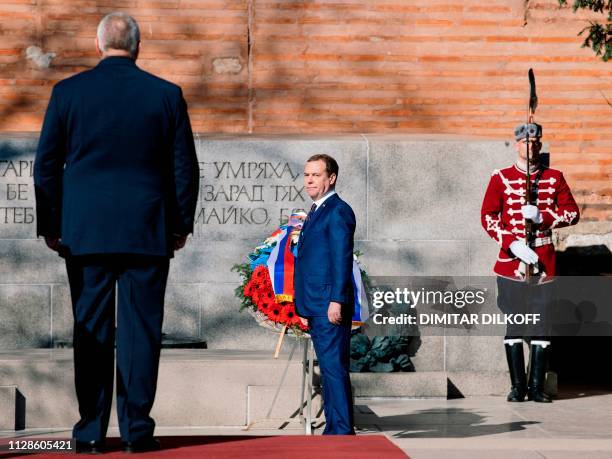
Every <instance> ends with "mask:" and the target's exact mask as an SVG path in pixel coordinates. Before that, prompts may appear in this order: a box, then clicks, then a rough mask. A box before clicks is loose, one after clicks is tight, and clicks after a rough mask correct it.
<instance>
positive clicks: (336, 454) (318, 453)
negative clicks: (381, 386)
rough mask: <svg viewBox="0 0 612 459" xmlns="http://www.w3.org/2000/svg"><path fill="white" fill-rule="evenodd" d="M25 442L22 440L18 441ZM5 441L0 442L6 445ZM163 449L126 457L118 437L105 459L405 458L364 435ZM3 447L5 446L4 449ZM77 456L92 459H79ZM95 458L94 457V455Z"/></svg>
mask: <svg viewBox="0 0 612 459" xmlns="http://www.w3.org/2000/svg"><path fill="white" fill-rule="evenodd" d="M20 440H24V438H20ZM7 441H8V439H2V440H0V445H3V446H5V445H6V444H7ZM160 441H161V443H162V448H163V449H162V450H161V451H156V452H154V453H145V454H138V455H134V454H132V455H129V456H128V455H126V454H125V453H123V452H122V451H121V442H120V440H119V439H118V438H111V439H109V440H108V452H107V453H106V454H104V455H103V457H105V458H109V459H110V458H122V459H127V458H129V457H133V456H136V457H141V456H142V457H148V458H156V457H160V458H181V459H182V458H188V459H189V458H214V459H221V458H223V459H226V458H229V459H231V458H249V459H258V458H266V459H274V458H283V459H285V458H289V459H313V458H316V459H327V458H329V459H332V458H334V459H336V458H347V459H348V458H351V459H352V458H365V459H367V458H372V459H400V458H401V459H406V458H407V457H408V456H406V454H404V452H403V451H402V450H401V449H399V448H398V447H397V446H395V445H394V444H393V443H391V441H389V440H388V439H387V438H386V437H385V436H383V435H363V436H356V437H352V436H305V435H295V436H294V435H286V436H278V437H252V436H245V437H229V436H215V437H213V436H206V437H160ZM5 448H6V446H5ZM8 457H27V458H28V459H33V458H42V457H45V458H53V459H60V458H71V459H74V457H75V456H74V454H72V453H70V454H57V453H54V454H14V453H6V452H4V453H2V452H0V459H4V458H8ZM80 457H92V456H85V455H83V456H81V455H80ZM93 457H95V456H93Z"/></svg>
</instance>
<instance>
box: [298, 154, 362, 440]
mask: <svg viewBox="0 0 612 459" xmlns="http://www.w3.org/2000/svg"><path fill="white" fill-rule="evenodd" d="M337 178H338V163H337V162H336V160H335V159H334V158H332V157H331V156H328V155H315V156H312V157H311V158H309V159H308V161H307V162H306V166H305V167H304V185H305V188H306V192H307V193H308V195H309V196H310V198H311V199H312V200H313V201H314V203H313V205H312V207H311V209H310V213H309V214H308V217H307V218H306V221H305V222H304V225H303V228H302V232H301V234H300V240H299V242H298V254H297V259H296V266H295V275H294V281H295V306H296V310H297V312H298V314H299V315H300V316H301V317H303V318H305V319H307V320H308V324H309V326H310V335H311V337H312V343H313V345H314V348H315V352H316V353H317V358H318V360H319V368H320V369H321V375H322V378H323V408H324V411H325V421H326V423H325V430H324V431H323V435H354V434H355V430H354V428H353V397H352V391H351V381H350V376H349V354H350V337H351V321H352V317H353V308H354V292H353V276H352V272H353V244H354V241H353V238H354V234H355V214H354V213H353V210H352V209H351V207H350V206H349V205H348V204H347V203H346V202H344V201H343V200H342V199H340V197H339V196H338V195H337V194H336V191H335V189H334V188H335V185H336V180H337Z"/></svg>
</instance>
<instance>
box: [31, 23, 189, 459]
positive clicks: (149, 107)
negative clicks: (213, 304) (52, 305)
mask: <svg viewBox="0 0 612 459" xmlns="http://www.w3.org/2000/svg"><path fill="white" fill-rule="evenodd" d="M139 47H140V33H139V29H138V25H137V24H136V22H135V21H134V19H133V18H131V17H130V16H128V15H127V14H124V13H111V14H109V15H107V16H106V17H105V18H104V19H102V21H101V22H100V24H99V26H98V33H97V38H96V49H97V50H98V53H99V55H100V56H101V57H102V59H101V60H100V62H99V63H98V65H97V66H96V67H95V68H93V69H91V70H88V71H85V72H82V73H79V74H77V75H74V76H72V77H71V78H67V79H65V80H63V81H60V82H59V83H57V84H56V85H55V87H54V88H53V91H52V94H51V99H50V101H49V106H48V108H47V112H46V115H45V120H44V124H43V128H42V132H41V136H40V142H39V145H38V151H37V154H36V161H35V167H34V181H35V189H36V201H37V227H38V235H39V236H44V237H45V241H46V243H47V245H48V246H49V247H50V248H51V249H53V250H56V251H58V252H59V253H60V255H62V256H63V257H65V258H66V266H67V271H68V280H69V283H70V292H71V296H72V306H73V313H74V365H75V385H76V393H77V399H78V402H79V413H80V420H79V421H78V422H77V424H76V425H75V426H74V429H73V437H74V438H75V440H76V442H77V450H78V451H80V452H88V453H96V452H99V450H100V449H101V448H103V446H104V440H105V437H106V431H107V427H108V421H109V415H110V410H111V401H112V396H113V394H112V392H113V373H114V366H115V363H114V347H115V343H116V348H117V412H118V417H119V428H120V431H121V438H122V440H123V442H124V448H125V450H126V451H127V452H139V451H148V450H154V449H158V448H159V447H160V445H159V442H158V441H157V440H155V439H154V438H153V431H154V428H155V422H154V421H153V419H152V418H151V417H150V416H149V413H150V411H151V408H152V406H153V401H154V398H155V391H156V387H157V374H158V367H159V356H160V349H161V330H162V319H163V311H164V293H165V288H166V281H167V277H168V268H169V260H170V258H171V257H172V256H173V254H174V251H175V250H179V249H181V248H182V247H183V246H184V245H185V241H186V239H187V236H188V235H189V233H191V232H192V230H193V220H194V213H195V207H196V203H197V194H198V180H199V170H198V162H197V157H196V152H195V146H194V141H193V135H192V132H191V126H190V122H189V116H188V114H187V106H186V103H185V101H184V99H183V96H182V92H181V88H180V87H178V86H176V85H174V84H172V83H170V82H168V81H164V80H162V79H160V78H157V77H155V76H153V75H151V74H149V73H146V72H144V71H142V70H141V69H139V68H138V67H137V66H136V62H135V61H136V58H137V56H138V51H139ZM116 285H117V297H118V304H117V326H116V329H115V286H116Z"/></svg>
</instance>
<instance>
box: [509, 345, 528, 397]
mask: <svg viewBox="0 0 612 459" xmlns="http://www.w3.org/2000/svg"><path fill="white" fill-rule="evenodd" d="M504 346H505V347H506V359H507V360H508V369H509V370H510V381H511V382H512V389H511V390H510V393H509V394H508V398H507V400H508V401H509V402H522V401H524V400H525V395H527V377H526V376H525V357H524V356H523V343H522V341H521V342H514V343H512V344H510V343H504Z"/></svg>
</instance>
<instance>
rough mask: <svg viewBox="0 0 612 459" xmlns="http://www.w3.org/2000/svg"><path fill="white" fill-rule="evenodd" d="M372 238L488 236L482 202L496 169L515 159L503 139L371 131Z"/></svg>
mask: <svg viewBox="0 0 612 459" xmlns="http://www.w3.org/2000/svg"><path fill="white" fill-rule="evenodd" d="M369 142H370V156H369V187H368V191H369V193H368V212H369V215H368V221H369V231H368V234H369V238H370V239H398V240H415V239H417V240H419V239H422V240H458V239H484V238H485V237H486V235H485V233H484V231H483V230H482V229H481V228H480V207H481V205H482V199H483V196H484V190H485V188H486V185H487V183H488V180H489V176H490V174H491V172H492V170H493V169H495V168H499V167H500V166H502V165H505V164H507V163H508V161H511V159H509V158H513V155H512V151H511V147H510V145H509V144H508V145H507V144H505V143H504V142H500V141H497V142H496V141H470V142H466V141H461V140H410V139H402V138H394V137H387V136H385V137H382V138H380V137H376V136H373V137H370V138H369Z"/></svg>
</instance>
